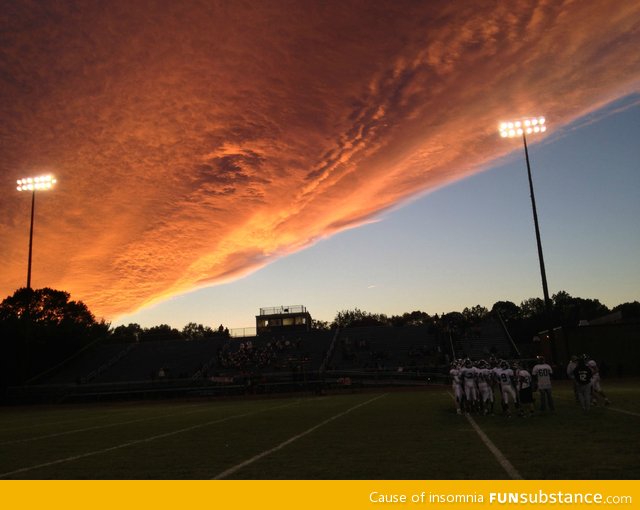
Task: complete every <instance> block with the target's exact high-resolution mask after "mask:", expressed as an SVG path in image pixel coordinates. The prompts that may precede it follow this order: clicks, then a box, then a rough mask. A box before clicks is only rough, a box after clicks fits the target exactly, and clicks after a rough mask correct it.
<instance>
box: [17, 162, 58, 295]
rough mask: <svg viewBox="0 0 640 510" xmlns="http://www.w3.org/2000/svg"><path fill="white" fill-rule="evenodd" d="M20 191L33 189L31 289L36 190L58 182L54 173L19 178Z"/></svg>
mask: <svg viewBox="0 0 640 510" xmlns="http://www.w3.org/2000/svg"><path fill="white" fill-rule="evenodd" d="M17 182H18V187H17V189H18V191H31V225H30V227H29V261H28V264H27V289H31V258H32V254H33V218H34V216H35V209H36V191H37V190H40V191H45V190H50V189H51V188H53V185H54V184H55V183H56V182H57V181H56V179H55V178H54V177H53V176H52V175H41V176H38V177H26V178H24V179H18V181H17Z"/></svg>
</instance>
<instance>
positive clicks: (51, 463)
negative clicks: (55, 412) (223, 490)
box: [0, 401, 298, 478]
mask: <svg viewBox="0 0 640 510" xmlns="http://www.w3.org/2000/svg"><path fill="white" fill-rule="evenodd" d="M297 403H298V402H297V401H296V402H293V403H288V404H285V405H280V406H275V407H269V408H267V409H261V410H260V411H252V412H250V413H243V414H236V415H233V416H228V417H226V418H220V419H218V420H212V421H208V422H206V423H200V424H198V425H192V426H191V427H185V428H183V429H178V430H174V431H172V432H165V433H164V434H158V435H155V436H150V437H145V438H143V439H136V440H134V441H128V442H126V443H122V444H119V445H116V446H111V447H110V448H103V449H101V450H95V451H92V452H87V453H81V454H79V455H73V456H71V457H65V458H63V459H57V460H52V461H49V462H43V463H42V464H35V465H33V466H28V467H24V468H20V469H14V470H13V471H8V472H6V473H0V478H6V477H8V476H13V475H17V474H20V473H26V472H28V471H33V470H34V469H39V468H43V467H49V466H55V465H57V464H63V463H65V462H71V461H74V460H79V459H84V458H86V457H92V456H94V455H100V454H102V453H108V452H112V451H114V450H120V449H122V448H127V447H129V446H134V445H137V444H141V443H149V442H151V441H155V440H156V439H164V438H165V437H171V436H175V435H177V434H182V433H184V432H190V431H192V430H196V429H200V428H203V427H208V426H210V425H216V424H218V423H224V422H226V421H230V420H234V419H237V418H245V417H247V416H252V415H254V414H259V413H263V412H266V411H272V410H274V409H280V408H282V407H289V406H292V405H294V404H297Z"/></svg>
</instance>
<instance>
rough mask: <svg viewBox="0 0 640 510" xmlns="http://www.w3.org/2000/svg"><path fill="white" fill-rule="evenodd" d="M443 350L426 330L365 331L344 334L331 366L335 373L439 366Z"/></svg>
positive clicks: (410, 328)
mask: <svg viewBox="0 0 640 510" xmlns="http://www.w3.org/2000/svg"><path fill="white" fill-rule="evenodd" d="M440 353H441V349H440V346H439V342H438V340H437V337H436V336H435V335H434V334H433V333H431V332H430V330H429V328H428V327H426V326H413V327H402V328H396V327H391V326H389V327H361V328H345V329H343V330H341V331H340V334H339V337H338V339H337V343H336V346H335V349H334V352H333V356H332V359H331V361H330V363H329V366H330V368H331V369H333V370H348V369H363V370H398V369H403V370H404V369H412V368H423V367H425V366H430V365H433V364H436V363H437V362H438V360H439V358H440Z"/></svg>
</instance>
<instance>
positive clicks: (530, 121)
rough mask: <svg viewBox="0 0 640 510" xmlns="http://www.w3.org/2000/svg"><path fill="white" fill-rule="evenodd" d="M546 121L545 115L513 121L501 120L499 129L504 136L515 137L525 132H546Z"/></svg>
mask: <svg viewBox="0 0 640 510" xmlns="http://www.w3.org/2000/svg"><path fill="white" fill-rule="evenodd" d="M546 122H547V121H546V119H545V118H544V117H531V118H525V119H520V120H515V121H511V122H501V123H500V125H499V127H498V129H499V131H500V136H501V137H502V138H514V137H516V136H523V135H525V134H527V135H530V134H532V133H544V132H545V131H546V130H547V126H546V125H545V124H546Z"/></svg>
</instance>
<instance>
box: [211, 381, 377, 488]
mask: <svg viewBox="0 0 640 510" xmlns="http://www.w3.org/2000/svg"><path fill="white" fill-rule="evenodd" d="M387 395H388V393H385V394H383V395H378V396H377V397H374V398H371V399H369V400H367V401H366V402H362V403H360V404H358V405H355V406H353V407H350V408H349V409H347V410H346V411H343V412H341V413H339V414H336V415H335V416H332V417H331V418H327V419H326V420H324V421H323V422H320V423H318V424H317V425H315V426H313V427H311V428H310V429H307V430H305V431H304V432H301V433H300V434H298V435H296V436H293V437H290V438H289V439H287V440H286V441H284V442H282V443H280V444H279V445H278V446H275V447H274V448H271V449H270V450H265V451H263V452H262V453H259V454H258V455H255V456H253V457H251V458H250V459H247V460H245V461H244V462H241V463H240V464H236V465H235V466H233V467H230V468H229V469H227V470H225V471H223V472H222V473H219V474H217V475H216V476H215V477H214V478H213V480H221V479H223V478H226V477H227V476H229V475H231V474H233V473H235V472H236V471H238V470H240V469H242V468H244V467H246V466H248V465H250V464H253V463H254V462H256V461H258V460H260V459H262V458H263V457H266V456H267V455H271V454H272V453H274V452H277V451H278V450H282V449H283V448H284V447H285V446H288V445H290V444H291V443H293V442H294V441H297V440H298V439H300V438H301V437H304V436H307V435H309V434H311V433H312V432H314V431H315V430H317V429H319V428H320V427H322V426H323V425H326V424H327V423H330V422H332V421H334V420H337V419H338V418H341V417H342V416H344V415H346V414H349V413H350V412H351V411H355V410H356V409H358V408H359V407H362V406H366V405H367V404H370V403H371V402H374V401H375V400H378V399H380V398H382V397H385V396H387Z"/></svg>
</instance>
